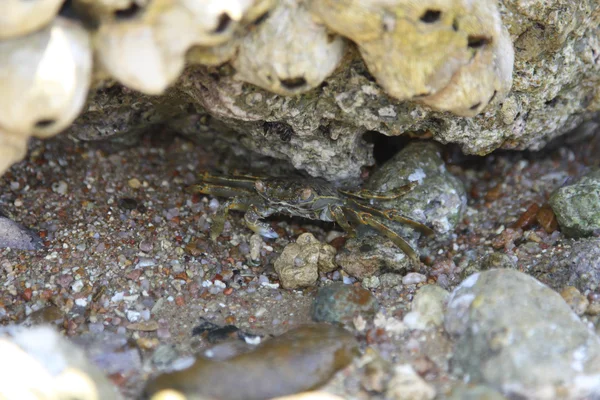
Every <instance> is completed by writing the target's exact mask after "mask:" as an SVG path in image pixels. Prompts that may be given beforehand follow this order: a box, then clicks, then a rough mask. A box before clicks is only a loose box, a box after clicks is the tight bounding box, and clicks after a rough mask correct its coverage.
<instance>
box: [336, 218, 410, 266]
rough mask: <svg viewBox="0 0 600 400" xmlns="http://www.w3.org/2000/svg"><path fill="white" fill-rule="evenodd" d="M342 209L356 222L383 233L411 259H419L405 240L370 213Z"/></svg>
mask: <svg viewBox="0 0 600 400" xmlns="http://www.w3.org/2000/svg"><path fill="white" fill-rule="evenodd" d="M344 211H345V212H347V213H349V214H350V215H351V216H352V217H353V219H355V220H356V221H357V222H358V223H360V224H363V225H367V226H370V227H371V228H374V229H376V230H377V231H378V232H379V233H381V234H382V235H385V236H386V237H387V238H388V239H390V240H391V241H392V242H394V244H395V245H396V246H398V247H399V248H400V249H401V250H402V251H403V252H404V253H405V254H406V255H407V256H408V257H409V258H410V259H412V260H413V261H415V262H418V261H419V257H418V255H417V253H416V252H415V250H414V249H413V248H412V247H411V246H410V244H408V242H407V241H406V240H404V239H403V238H402V237H400V236H399V235H398V234H397V233H396V232H394V231H393V230H391V229H390V228H388V227H387V226H385V225H384V224H382V223H381V222H379V221H377V220H376V219H375V218H373V216H372V215H370V214H369V213H366V212H360V211H356V210H353V209H351V208H344Z"/></svg>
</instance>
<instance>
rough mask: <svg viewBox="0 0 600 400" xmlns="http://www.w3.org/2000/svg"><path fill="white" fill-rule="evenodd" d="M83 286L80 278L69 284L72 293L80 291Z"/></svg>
mask: <svg viewBox="0 0 600 400" xmlns="http://www.w3.org/2000/svg"><path fill="white" fill-rule="evenodd" d="M83 286H84V284H83V281H82V280H81V279H77V280H76V281H75V282H73V284H72V285H71V290H72V291H73V293H79V292H80V291H81V289H83Z"/></svg>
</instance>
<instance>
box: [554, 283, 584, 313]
mask: <svg viewBox="0 0 600 400" xmlns="http://www.w3.org/2000/svg"><path fill="white" fill-rule="evenodd" d="M560 295H561V297H562V298H563V300H564V301H565V302H566V303H567V304H568V305H569V307H571V310H573V312H574V313H575V314H577V315H583V314H584V313H585V310H587V308H588V306H589V305H590V302H589V300H588V299H587V297H586V296H584V295H583V294H581V292H580V291H579V290H577V288H576V287H573V286H567V287H566V288H564V289H563V290H562V291H561V292H560Z"/></svg>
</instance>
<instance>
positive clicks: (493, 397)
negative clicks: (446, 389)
mask: <svg viewBox="0 0 600 400" xmlns="http://www.w3.org/2000/svg"><path fill="white" fill-rule="evenodd" d="M448 399H449V400H507V399H506V397H504V396H502V395H501V394H500V393H499V392H497V391H495V390H494V389H492V388H490V387H487V386H483V385H477V386H458V387H455V388H453V389H452V393H451V394H450V397H449V398H448Z"/></svg>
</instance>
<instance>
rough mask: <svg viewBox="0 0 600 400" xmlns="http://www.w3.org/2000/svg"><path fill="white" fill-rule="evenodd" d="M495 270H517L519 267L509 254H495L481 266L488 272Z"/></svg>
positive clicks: (487, 258) (488, 257)
mask: <svg viewBox="0 0 600 400" xmlns="http://www.w3.org/2000/svg"><path fill="white" fill-rule="evenodd" d="M495 268H509V269H515V268H517V265H516V263H515V262H514V261H513V259H512V258H511V257H510V256H509V255H508V254H505V253H500V252H493V253H492V254H490V255H489V256H487V257H486V258H485V260H484V261H483V263H482V264H481V269H482V270H487V269H495Z"/></svg>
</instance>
